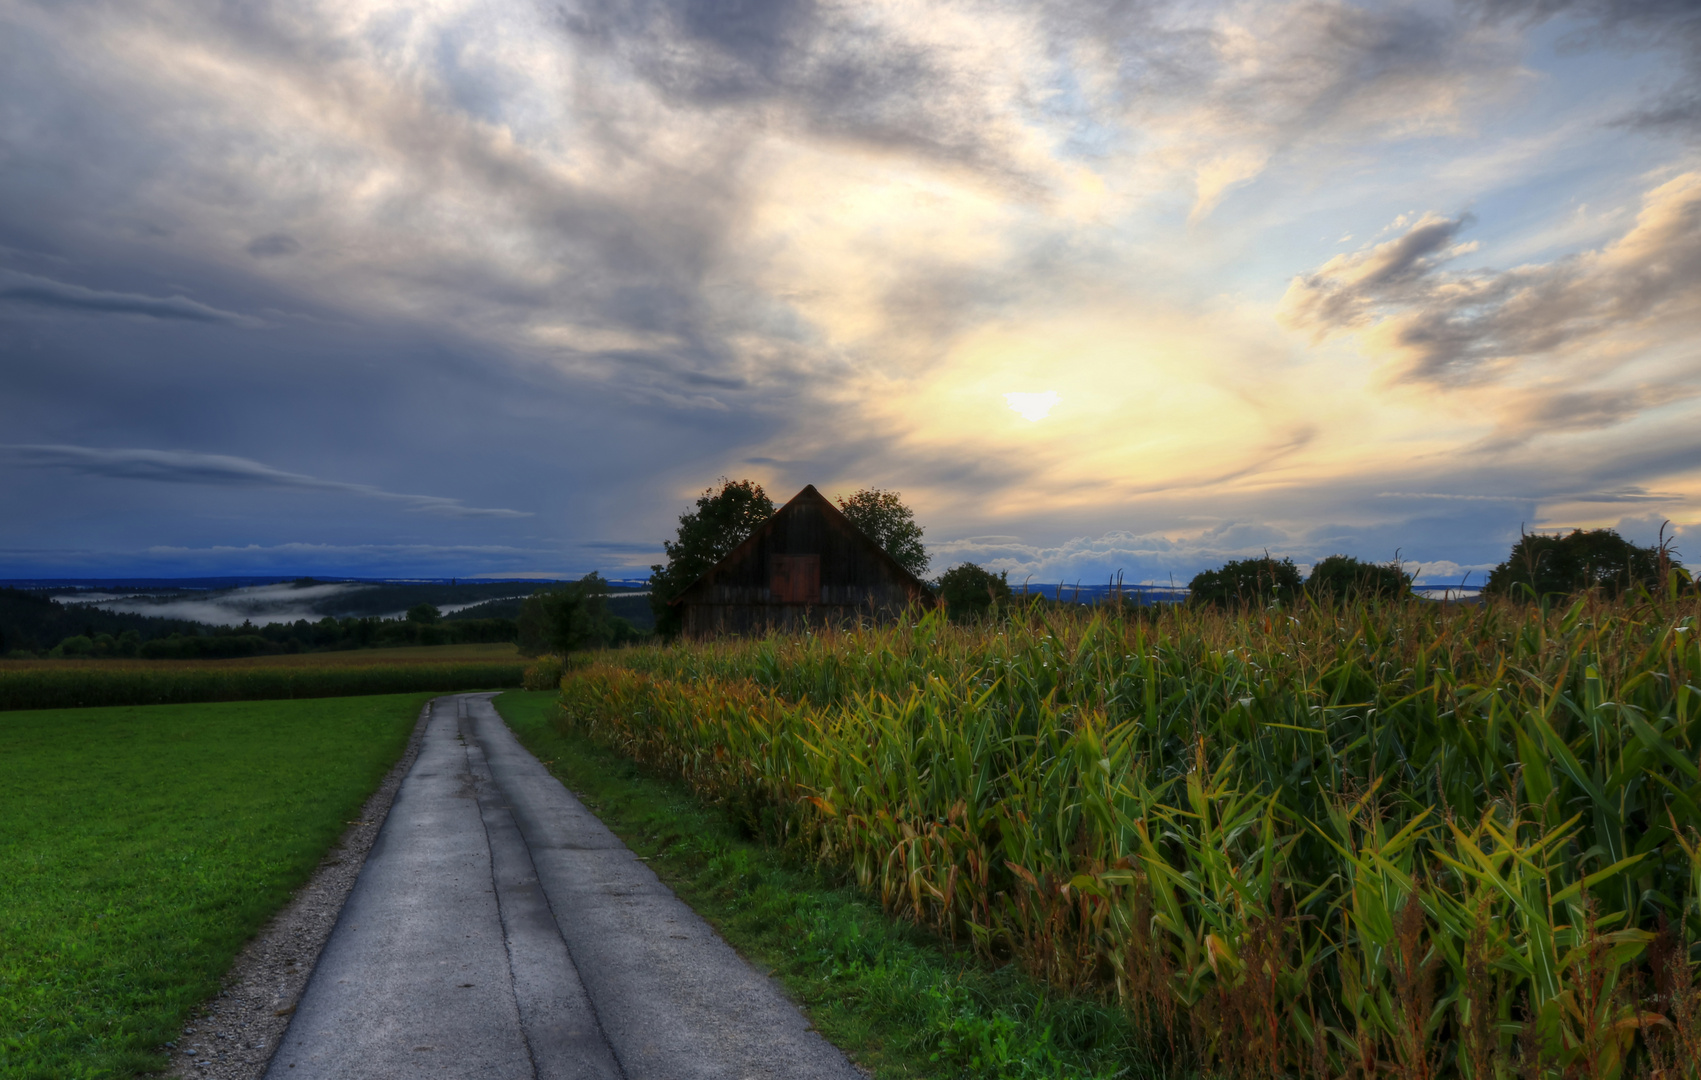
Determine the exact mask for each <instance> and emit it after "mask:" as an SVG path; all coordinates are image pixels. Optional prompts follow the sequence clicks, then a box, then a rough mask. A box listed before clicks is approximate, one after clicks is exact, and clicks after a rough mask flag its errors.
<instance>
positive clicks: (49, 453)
mask: <svg viewBox="0 0 1701 1080" xmlns="http://www.w3.org/2000/svg"><path fill="white" fill-rule="evenodd" d="M0 462H3V463H7V464H12V465H22V466H27V467H34V468H43V469H58V470H63V471H66V472H72V473H77V474H80V475H83V476H101V477H109V478H112V479H118V480H153V481H160V482H164V483H171V484H208V485H215V486H219V487H244V488H272V489H281V490H286V491H321V492H335V493H338V494H345V495H360V496H364V497H367V498H374V499H387V500H393V501H397V502H402V503H406V504H407V508H408V509H409V510H415V511H418V512H420V513H426V514H437V515H441V516H444V517H457V518H471V517H498V518H518V517H531V516H532V515H531V514H530V513H527V512H525V511H521V510H500V509H480V508H478V507H472V506H466V505H464V504H462V503H461V501H460V500H459V499H445V498H441V497H438V496H435V495H404V494H401V493H399V492H393V491H384V490H383V489H381V488H376V487H373V486H371V485H370V484H351V483H345V482H343V481H340V480H322V479H320V478H318V477H315V476H306V475H303V474H301V473H292V472H285V471H284V470H282V469H274V468H272V467H271V466H270V465H265V464H262V463H260V462H258V461H251V460H249V459H247V458H240V457H232V456H229V455H226V454H196V453H189V452H186V451H181V450H107V449H100V448H96V447H89V446H28V445H22V446H20V445H11V446H7V445H0Z"/></svg>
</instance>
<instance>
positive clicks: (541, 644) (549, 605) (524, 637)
mask: <svg viewBox="0 0 1701 1080" xmlns="http://www.w3.org/2000/svg"><path fill="white" fill-rule="evenodd" d="M516 622H517V630H518V634H517V636H518V639H519V645H520V652H522V653H523V654H525V655H526V656H540V655H542V654H544V653H551V652H554V653H560V654H561V655H562V657H563V658H565V657H566V655H567V654H568V653H570V652H572V651H573V650H575V649H595V648H602V647H605V646H608V645H619V644H623V643H624V642H627V641H630V640H633V639H634V638H637V637H640V636H641V635H640V634H639V633H638V632H637V631H636V630H635V629H633V627H632V624H631V623H629V622H627V621H626V620H625V619H622V618H621V617H620V616H618V615H615V614H613V613H612V612H610V611H609V610H608V582H607V581H605V580H603V578H602V575H600V574H598V573H597V572H596V571H595V570H593V571H591V572H590V573H588V574H586V575H585V576H584V577H582V578H580V579H579V580H578V581H575V582H573V583H572V584H571V585H558V586H556V587H555V588H553V589H539V590H538V591H537V592H535V593H533V594H532V595H530V596H528V597H526V600H525V602H524V603H522V604H521V605H520V617H519V619H518V620H516Z"/></svg>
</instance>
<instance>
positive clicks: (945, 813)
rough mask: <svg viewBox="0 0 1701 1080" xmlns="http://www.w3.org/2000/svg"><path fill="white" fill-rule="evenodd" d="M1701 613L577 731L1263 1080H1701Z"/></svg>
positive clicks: (742, 645) (1641, 604)
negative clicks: (1700, 1077) (1700, 761)
mask: <svg viewBox="0 0 1701 1080" xmlns="http://www.w3.org/2000/svg"><path fill="white" fill-rule="evenodd" d="M1698 633H1701V605H1698V604H1697V603H1696V602H1695V601H1694V600H1693V599H1680V598H1674V597H1668V598H1653V597H1649V596H1646V595H1644V596H1642V597H1640V598H1639V599H1637V600H1635V601H1627V602H1620V603H1606V602H1603V601H1600V600H1598V599H1595V598H1585V599H1583V600H1579V601H1578V602H1576V603H1575V604H1573V605H1572V606H1570V607H1568V608H1565V609H1563V610H1551V611H1550V610H1544V609H1538V608H1534V607H1519V606H1512V605H1501V604H1487V605H1483V606H1480V607H1479V606H1443V605H1434V604H1429V603H1419V602H1404V603H1391V604H1377V603H1365V604H1360V605H1349V606H1346V607H1339V608H1332V607H1311V608H1304V609H1300V610H1294V611H1278V610H1270V611H1249V612H1242V613H1238V614H1226V613H1220V612H1212V611H1197V610H1187V609H1167V610H1163V611H1161V612H1156V613H1152V612H1147V613H1144V614H1138V613H1136V614H1126V615H1125V614H1120V613H1119V614H1106V613H1099V614H1092V615H1085V614H1068V613H1066V612H1062V611H1059V610H1058V609H1056V608H1052V609H1045V608H1039V607H1035V608H1031V609H1026V610H1020V611H1017V612H1016V613H1014V614H1012V615H1011V616H1010V617H1009V618H1007V619H1005V620H1002V621H997V622H992V623H987V624H982V625H979V626H971V627H960V626H952V625H949V624H948V623H946V622H945V621H944V620H943V619H941V618H940V617H939V616H938V615H937V614H936V613H932V612H928V613H916V614H915V615H914V617H912V618H911V619H909V620H907V621H906V622H905V623H904V624H903V625H901V626H894V627H886V628H878V629H863V630H856V631H847V632H842V633H839V632H834V633H821V634H814V635H806V636H802V637H789V638H788V637H777V636H776V637H770V638H766V639H760V640H726V641H718V642H710V643H701V644H686V645H680V646H675V647H671V648H659V647H653V648H647V649H635V650H628V651H624V652H622V653H619V654H609V655H608V656H606V657H605V658H603V659H600V660H597V661H595V662H593V663H590V664H589V665H588V666H586V667H583V668H581V669H579V670H577V671H575V672H572V673H570V674H569V675H568V677H567V678H566V679H565V680H564V681H563V684H562V697H563V704H564V706H565V710H564V717H565V720H564V723H567V724H569V725H571V726H574V727H576V728H578V729H580V730H582V731H584V732H586V733H588V734H589V735H591V736H592V737H593V738H595V739H597V740H599V741H602V742H604V743H605V744H611V745H614V746H616V747H618V748H620V749H622V750H624V751H625V752H626V753H628V754H630V755H632V756H633V757H635V758H637V759H639V760H641V761H644V762H647V763H649V764H650V765H652V766H655V767H658V768H661V769H664V770H668V771H670V772H673V773H675V774H677V775H679V776H681V777H682V778H684V780H685V781H686V782H687V783H688V784H690V785H691V787H692V788H694V789H695V790H696V791H697V792H699V793H700V794H701V795H703V796H704V797H706V798H709V799H712V800H715V801H717V802H720V803H722V804H724V805H726V806H728V807H729V808H731V809H732V810H733V811H734V812H735V813H737V814H738V815H740V816H741V817H742V818H743V819H744V820H745V821H746V822H747V823H748V824H749V825H750V827H751V828H752V829H754V830H756V831H757V832H758V833H760V834H762V835H765V836H767V837H769V838H771V839H772V840H773V841H775V842H777V843H781V844H785V845H788V846H790V847H791V848H793V849H794V850H796V851H798V852H799V853H800V854H802V855H804V856H806V857H807V858H810V859H812V860H815V861H817V862H820V863H822V864H825V865H827V866H831V867H836V868H839V869H841V870H842V871H843V872H845V873H846V874H848V875H851V876H853V877H854V879H855V880H856V882H857V883H858V884H860V885H861V886H862V887H863V888H864V889H866V890H868V891H869V892H870V893H871V894H873V895H875V896H877V897H879V899H880V900H881V902H882V903H883V904H884V905H885V906H886V908H887V909H888V910H889V911H891V912H892V913H894V914H896V915H899V916H902V917H904V918H908V919H912V920H914V921H916V922H918V923H922V924H925V925H928V926H931V927H935V928H937V930H938V931H939V932H940V933H942V934H945V935H947V936H949V937H951V938H953V939H955V940H958V941H961V942H966V943H968V944H970V945H972V946H973V947H974V948H975V949H977V950H980V951H981V952H982V953H984V954H986V955H987V956H989V957H993V958H1000V959H1002V958H1011V959H1013V960H1015V961H1016V962H1019V963H1020V964H1022V965H1023V966H1025V967H1026V968H1027V969H1028V970H1030V971H1031V972H1033V973H1034V974H1035V975H1037V976H1039V977H1041V978H1043V979H1045V980H1047V981H1049V982H1050V983H1052V984H1053V985H1055V986H1057V987H1059V988H1061V989H1064V990H1067V991H1070V992H1075V993H1082V994H1094V995H1104V996H1107V997H1114V998H1116V999H1118V1000H1120V1001H1121V1002H1122V1003H1123V1004H1124V1005H1125V1006H1126V1008H1128V1009H1129V1010H1130V1012H1131V1013H1132V1015H1134V1016H1135V1017H1136V1018H1137V1019H1138V1020H1139V1021H1141V1022H1142V1023H1144V1024H1145V1025H1147V1026H1148V1027H1149V1029H1150V1031H1151V1033H1152V1037H1153V1039H1154V1042H1155V1043H1156V1044H1157V1045H1158V1046H1160V1047H1163V1048H1165V1049H1166V1051H1167V1052H1168V1053H1170V1054H1171V1055H1172V1060H1173V1061H1174V1062H1175V1063H1176V1065H1177V1066H1178V1067H1195V1066H1197V1067H1203V1068H1205V1069H1208V1070H1211V1071H1215V1072H1220V1073H1225V1074H1233V1075H1235V1076H1244V1077H1252V1076H1269V1077H1317V1078H1324V1077H1328V1078H1335V1077H1365V1078H1369V1077H1379V1076H1390V1077H1397V1078H1400V1080H1430V1078H1432V1077H1464V1078H1468V1080H1487V1078H1491V1077H1492V1078H1502V1077H1505V1078H1510V1077H1513V1076H1522V1077H1530V1078H1532V1080H1535V1078H1571V1077H1578V1078H1587V1080H1616V1078H1617V1077H1619V1076H1621V1075H1625V1074H1626V1070H1627V1069H1629V1070H1631V1072H1632V1073H1634V1074H1643V1073H1645V1074H1648V1075H1651V1076H1659V1077H1668V1078H1676V1077H1687V1078H1691V1080H1693V1078H1695V1077H1696V1076H1697V1074H1698V1069H1701V1065H1698V1062H1701V998H1698V996H1697V986H1696V979H1695V964H1694V961H1695V956H1696V953H1695V950H1694V948H1693V943H1694V941H1695V939H1696V938H1697V937H1698V936H1701V904H1698V898H1701V771H1698V768H1697V746H1698V740H1701V645H1698V644H1697V641H1696V637H1697V634H1698Z"/></svg>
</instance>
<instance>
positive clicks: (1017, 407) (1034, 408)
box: [1004, 390, 1063, 423]
mask: <svg viewBox="0 0 1701 1080" xmlns="http://www.w3.org/2000/svg"><path fill="white" fill-rule="evenodd" d="M1004 400H1005V402H1006V403H1008V404H1009V406H1010V408H1011V409H1012V410H1013V411H1015V412H1018V413H1021V414H1022V419H1024V420H1027V421H1030V422H1033V423H1037V422H1039V421H1041V420H1044V419H1045V418H1046V417H1047V416H1048V415H1050V413H1051V410H1052V408H1053V407H1054V406H1056V405H1057V403H1058V402H1060V401H1062V400H1063V399H1062V398H1061V397H1059V396H1058V394H1057V391H1056V390H1047V391H1046V392H1045V393H1043V394H1027V393H1022V392H1020V391H1017V392H1015V393H1010V394H1005V395H1004Z"/></svg>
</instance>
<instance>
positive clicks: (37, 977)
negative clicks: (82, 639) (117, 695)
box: [0, 693, 430, 1080]
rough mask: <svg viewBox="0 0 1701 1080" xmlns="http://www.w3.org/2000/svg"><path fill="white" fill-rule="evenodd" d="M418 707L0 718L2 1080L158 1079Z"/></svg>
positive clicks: (282, 705) (389, 757)
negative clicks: (177, 1041)
mask: <svg viewBox="0 0 1701 1080" xmlns="http://www.w3.org/2000/svg"><path fill="white" fill-rule="evenodd" d="M429 697H430V695H429V694H423V693H410V694H394V695H386V696H371V697H359V698H327V699H320V700H313V701H255V702H233V703H220V704H187V705H152V706H129V707H117V708H91V709H56V710H30V711H15V712H0V808H3V812H0V1077H5V1078H7V1080H14V1078H17V1080H25V1078H30V1080H35V1078H40V1080H49V1078H52V1080H80V1078H95V1077H128V1076H133V1075H136V1074H138V1073H143V1072H147V1071H150V1070H157V1069H159V1068H162V1067H163V1066H164V1064H165V1058H164V1057H163V1055H162V1054H161V1053H160V1052H159V1048H160V1047H161V1045H162V1044H164V1043H165V1042H167V1041H168V1040H171V1039H173V1038H175V1036H176V1034H177V1032H178V1031H179V1029H180V1027H181V1025H182V1024H183V1022H184V1020H185V1018H186V1017H187V1016H188V1015H189V1014H190V1011H191V1010H192V1009H193V1008H194V1007H195V1006H196V1005H197V1004H198V1003H199V1002H201V1001H203V1000H205V999H206V998H207V997H208V996H210V995H212V994H213V993H215V992H217V990H218V986H219V978H220V976H221V975H222V974H223V973H224V972H225V970H226V969H227V968H228V967H229V966H230V963H231V961H232V960H233V959H234V958H235V956H236V953H237V951H238V950H239V949H240V948H241V947H242V945H243V943H244V942H245V941H246V940H247V939H248V938H249V937H250V936H252V935H253V934H254V933H255V931H257V930H258V929H259V928H260V927H261V926H262V925H263V924H264V923H265V921H266V920H267V918H269V917H270V916H271V914H272V913H273V912H274V911H276V910H277V909H278V908H279V907H280V906H281V905H282V904H283V903H284V902H285V901H286V900H287V899H288V897H289V895H290V893H291V891H292V890H293V889H295V888H296V887H298V886H299V885H300V884H301V883H302V882H303V881H305V880H306V878H307V876H308V874H309V873H310V872H311V870H312V868H313V866H314V865H315V864H316V863H317V862H318V860H319V859H320V857H321V856H323V855H324V853H325V851H326V850H327V849H328V848H329V847H330V845H331V844H332V843H334V842H335V840H336V838H337V836H338V835H339V834H340V833H341V832H342V830H343V829H344V827H345V826H346V824H347V823H348V822H349V821H350V820H351V819H353V818H354V816H355V814H356V813H357V812H358V810H359V809H360V807H361V805H362V803H363V802H364V801H365V799H366V798H367V797H368V796H369V795H370V794H371V792H372V791H373V790H374V789H375V788H376V787H377V785H378V782H379V780H380V779H381V778H382V777H383V775H384V773H385V772H386V771H387V770H388V769H389V768H390V766H391V765H393V764H394V763H395V761H396V760H397V758H398V757H399V756H400V754H401V752H402V749H403V748H404V747H405V745H406V743H407V738H408V734H409V732H410V731H411V730H412V729H413V726H414V722H415V720H416V719H417V718H418V716H419V711H420V708H421V706H422V705H423V704H424V703H425V701H427V700H428V699H429Z"/></svg>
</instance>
